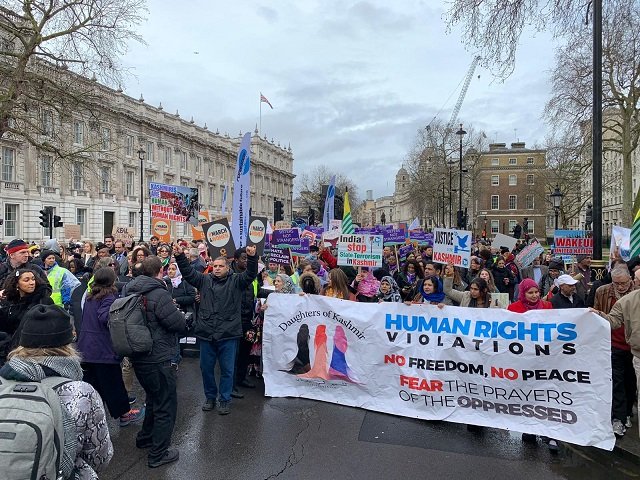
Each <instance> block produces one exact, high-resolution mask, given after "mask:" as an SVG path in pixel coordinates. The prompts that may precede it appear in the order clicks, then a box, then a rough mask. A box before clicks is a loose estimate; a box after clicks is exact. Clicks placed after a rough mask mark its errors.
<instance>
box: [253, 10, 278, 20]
mask: <svg viewBox="0 0 640 480" xmlns="http://www.w3.org/2000/svg"><path fill="white" fill-rule="evenodd" d="M256 13H257V14H258V16H259V17H262V18H264V19H265V20H266V21H267V22H269V23H276V22H277V21H278V12H277V11H276V10H274V9H273V8H271V7H265V6H260V7H258V8H257V10H256Z"/></svg>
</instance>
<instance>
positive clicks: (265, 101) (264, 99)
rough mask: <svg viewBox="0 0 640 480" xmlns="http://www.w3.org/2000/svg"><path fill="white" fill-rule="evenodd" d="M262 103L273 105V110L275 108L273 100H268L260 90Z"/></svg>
mask: <svg viewBox="0 0 640 480" xmlns="http://www.w3.org/2000/svg"><path fill="white" fill-rule="evenodd" d="M260 103H266V104H267V105H269V106H270V107H271V110H273V105H271V102H270V101H269V100H267V97H265V96H264V95H263V94H262V92H260Z"/></svg>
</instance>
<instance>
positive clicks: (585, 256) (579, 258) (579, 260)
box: [576, 255, 591, 263]
mask: <svg viewBox="0 0 640 480" xmlns="http://www.w3.org/2000/svg"><path fill="white" fill-rule="evenodd" d="M585 258H591V255H576V262H577V263H580V262H581V261H583V260H584V259H585Z"/></svg>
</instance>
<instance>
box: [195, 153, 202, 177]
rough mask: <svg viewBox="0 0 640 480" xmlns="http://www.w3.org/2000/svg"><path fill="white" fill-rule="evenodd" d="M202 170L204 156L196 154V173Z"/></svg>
mask: <svg viewBox="0 0 640 480" xmlns="http://www.w3.org/2000/svg"><path fill="white" fill-rule="evenodd" d="M201 172H202V157H201V156H200V155H198V156H196V173H201Z"/></svg>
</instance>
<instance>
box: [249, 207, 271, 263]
mask: <svg viewBox="0 0 640 480" xmlns="http://www.w3.org/2000/svg"><path fill="white" fill-rule="evenodd" d="M266 237H267V217H251V218H250V219H249V236H248V237H247V245H254V246H255V247H256V255H258V256H261V255H262V253H263V252H264V243H265V240H266Z"/></svg>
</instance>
